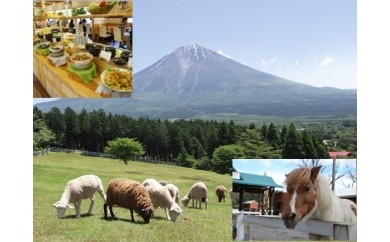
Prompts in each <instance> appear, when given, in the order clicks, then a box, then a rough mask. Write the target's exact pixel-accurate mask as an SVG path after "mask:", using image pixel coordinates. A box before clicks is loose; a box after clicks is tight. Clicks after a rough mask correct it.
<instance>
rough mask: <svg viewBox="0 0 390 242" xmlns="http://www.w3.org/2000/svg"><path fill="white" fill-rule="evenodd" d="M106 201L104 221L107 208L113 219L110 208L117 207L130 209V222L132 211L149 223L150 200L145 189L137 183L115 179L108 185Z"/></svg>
mask: <svg viewBox="0 0 390 242" xmlns="http://www.w3.org/2000/svg"><path fill="white" fill-rule="evenodd" d="M106 194H107V200H106V203H105V204H104V219H107V206H108V208H109V209H110V214H111V217H113V218H115V215H114V213H113V211H112V206H114V205H117V206H119V207H122V208H128V209H130V213H131V220H132V221H133V222H134V216H133V210H134V211H136V212H137V213H138V214H139V215H140V216H141V217H142V218H143V219H144V221H145V223H149V221H150V217H151V216H152V214H153V212H154V208H153V204H152V200H151V199H150V197H149V193H148V191H147V190H146V188H145V187H144V186H143V185H142V184H141V183H139V182H137V181H133V180H130V179H126V178H115V179H112V180H111V181H110V182H109V183H108V188H107V193H106Z"/></svg>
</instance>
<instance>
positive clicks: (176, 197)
mask: <svg viewBox="0 0 390 242" xmlns="http://www.w3.org/2000/svg"><path fill="white" fill-rule="evenodd" d="M165 187H166V188H168V191H169V193H170V194H171V197H172V199H173V200H174V201H175V202H176V203H177V205H179V206H180V202H179V201H180V197H179V188H178V187H177V186H175V185H173V184H172V183H169V184H167V185H166V186H165Z"/></svg>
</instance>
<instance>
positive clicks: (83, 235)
mask: <svg viewBox="0 0 390 242" xmlns="http://www.w3.org/2000/svg"><path fill="white" fill-rule="evenodd" d="M33 172H34V174H33V175H34V188H33V191H34V198H33V199H34V201H33V202H34V204H33V209H34V211H33V216H34V221H33V223H34V241H51V242H53V241H62V242H64V241H148V242H151V241H175V242H177V241H231V240H232V239H231V238H232V232H231V225H232V214H231V201H230V197H229V196H227V197H226V202H221V203H219V202H218V200H217V197H216V195H215V192H214V191H215V188H216V187H217V186H218V185H223V186H225V187H226V188H227V189H230V188H231V176H229V175H220V174H216V173H213V172H208V171H200V170H195V169H190V168H184V167H177V166H170V165H164V164H151V163H144V162H136V161H130V162H129V164H128V165H127V166H126V165H125V164H124V163H123V162H122V161H119V160H114V159H108V158H100V157H89V156H82V155H80V154H72V153H49V154H48V155H45V156H39V157H36V156H34V160H33ZM86 174H95V175H97V176H99V177H100V178H101V179H102V181H103V186H104V189H105V190H106V189H107V184H108V182H109V181H110V180H111V179H113V178H116V177H126V178H129V179H132V180H136V181H139V182H143V181H144V180H145V179H146V178H155V179H156V180H166V181H170V182H171V183H174V184H175V185H176V186H177V187H178V188H179V190H180V197H183V196H184V195H185V194H186V193H187V191H188V190H189V188H190V187H191V186H192V185H193V184H194V183H195V182H198V181H203V182H204V183H205V184H206V186H207V188H208V209H207V210H206V209H204V204H203V205H202V209H194V208H188V207H187V208H183V206H182V204H180V205H181V207H182V209H183V211H182V214H181V215H180V216H179V218H178V219H177V220H176V222H171V221H168V220H166V219H165V212H164V210H162V209H157V210H156V212H155V217H154V218H152V219H151V221H150V223H149V224H144V223H143V219H142V218H141V217H140V216H138V215H136V213H135V214H134V219H135V223H133V222H131V216H130V212H129V210H128V209H124V208H119V207H114V208H113V210H114V213H115V215H116V216H117V217H118V219H117V220H112V221H107V220H104V218H103V217H104V213H103V199H102V198H101V196H100V195H99V194H98V193H96V194H95V196H96V200H95V206H94V208H93V214H92V215H91V216H88V215H86V213H87V212H88V207H89V204H90V200H89V199H86V200H83V201H82V204H81V218H80V219H76V217H75V214H76V211H75V209H68V210H67V211H66V213H65V216H64V218H63V219H58V218H57V213H56V210H55V209H54V208H53V207H52V205H53V204H54V203H55V202H57V201H58V200H60V198H61V195H62V193H63V191H64V187H65V185H66V183H67V182H68V181H69V180H71V179H74V178H76V177H78V176H81V175H86ZM191 204H192V203H191V202H190V204H189V205H191Z"/></svg>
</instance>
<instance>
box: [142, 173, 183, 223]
mask: <svg viewBox="0 0 390 242" xmlns="http://www.w3.org/2000/svg"><path fill="white" fill-rule="evenodd" d="M142 184H144V185H147V186H146V189H147V190H148V192H149V196H150V198H151V199H152V203H153V205H154V208H158V207H159V208H163V209H164V210H165V216H166V218H167V219H168V220H171V221H173V222H175V221H176V219H177V218H178V217H179V215H180V214H181V208H180V206H179V205H178V204H177V203H175V200H174V199H173V198H172V196H171V194H170V191H169V189H168V187H166V186H162V185H161V184H160V183H158V182H157V181H156V180H154V179H153V178H151V179H146V180H145V181H144V182H143V183H142ZM151 184H152V185H151ZM176 188H177V187H176ZM178 190H179V189H177V193H178Z"/></svg>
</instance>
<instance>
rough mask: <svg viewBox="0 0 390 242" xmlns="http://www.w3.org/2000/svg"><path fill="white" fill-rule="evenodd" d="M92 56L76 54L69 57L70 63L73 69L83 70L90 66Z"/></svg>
mask: <svg viewBox="0 0 390 242" xmlns="http://www.w3.org/2000/svg"><path fill="white" fill-rule="evenodd" d="M92 59H93V56H92V55H91V54H90V53H83V52H81V53H76V54H73V55H72V56H71V57H70V62H72V64H73V68H75V69H79V70H83V69H87V68H88V67H90V66H91V65H92Z"/></svg>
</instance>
